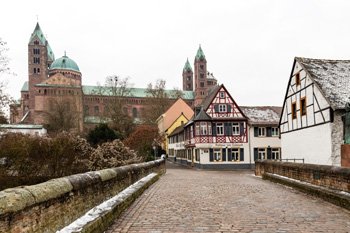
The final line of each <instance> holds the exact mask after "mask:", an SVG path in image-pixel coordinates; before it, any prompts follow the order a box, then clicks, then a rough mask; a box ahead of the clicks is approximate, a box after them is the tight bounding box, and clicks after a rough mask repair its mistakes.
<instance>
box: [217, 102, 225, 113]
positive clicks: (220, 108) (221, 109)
mask: <svg viewBox="0 0 350 233" xmlns="http://www.w3.org/2000/svg"><path fill="white" fill-rule="evenodd" d="M219 112H226V104H219Z"/></svg>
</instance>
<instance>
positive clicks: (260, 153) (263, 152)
mask: <svg viewBox="0 0 350 233" xmlns="http://www.w3.org/2000/svg"><path fill="white" fill-rule="evenodd" d="M265 158H266V149H265V148H259V149H258V159H265Z"/></svg>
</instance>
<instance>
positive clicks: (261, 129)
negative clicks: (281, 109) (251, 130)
mask: <svg viewBox="0 0 350 233" xmlns="http://www.w3.org/2000/svg"><path fill="white" fill-rule="evenodd" d="M258 136H259V137H265V136H266V128H265V127H259V129H258Z"/></svg>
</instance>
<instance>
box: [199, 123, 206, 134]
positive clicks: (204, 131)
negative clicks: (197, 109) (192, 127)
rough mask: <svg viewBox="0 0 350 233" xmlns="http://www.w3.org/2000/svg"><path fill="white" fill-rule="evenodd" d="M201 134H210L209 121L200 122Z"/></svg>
mask: <svg viewBox="0 0 350 233" xmlns="http://www.w3.org/2000/svg"><path fill="white" fill-rule="evenodd" d="M200 134H201V135H207V134H208V129H207V122H201V123H200Z"/></svg>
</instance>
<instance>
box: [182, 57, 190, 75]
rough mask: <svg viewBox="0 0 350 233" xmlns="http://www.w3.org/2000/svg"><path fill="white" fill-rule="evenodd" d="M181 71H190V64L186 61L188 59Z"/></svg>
mask: <svg viewBox="0 0 350 233" xmlns="http://www.w3.org/2000/svg"><path fill="white" fill-rule="evenodd" d="M183 71H184V72H186V71H192V67H191V64H190V62H189V61H188V58H187V61H186V63H185V66H184V69H183Z"/></svg>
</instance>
